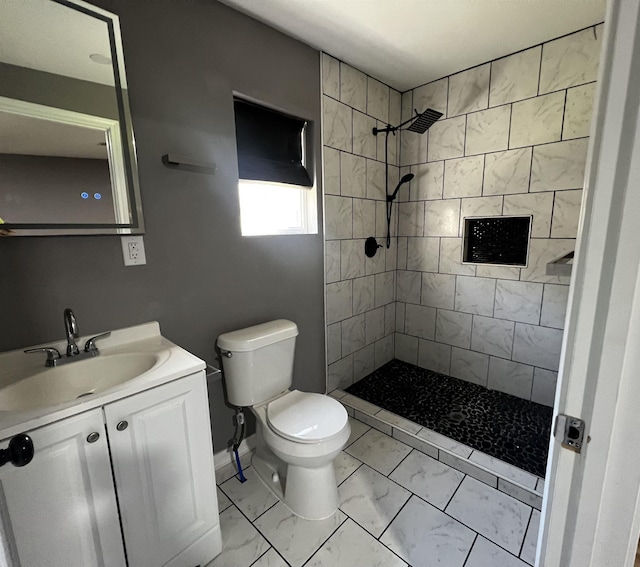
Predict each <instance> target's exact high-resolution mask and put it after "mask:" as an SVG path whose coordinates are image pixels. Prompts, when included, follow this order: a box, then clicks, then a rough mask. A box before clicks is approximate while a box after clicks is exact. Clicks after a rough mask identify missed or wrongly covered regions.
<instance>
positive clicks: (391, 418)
mask: <svg viewBox="0 0 640 567" xmlns="http://www.w3.org/2000/svg"><path fill="white" fill-rule="evenodd" d="M376 417H377V418H378V419H381V420H382V421H385V422H386V423H390V424H391V425H393V426H394V427H398V428H399V429H402V430H403V431H407V432H409V433H413V434H415V433H418V431H420V430H421V429H422V426H421V425H418V424H417V423H414V422H413V421H409V420H408V419H405V418H404V417H400V416H399V415H396V414H395V413H391V412H390V411H387V410H380V411H379V412H378V413H377V414H376Z"/></svg>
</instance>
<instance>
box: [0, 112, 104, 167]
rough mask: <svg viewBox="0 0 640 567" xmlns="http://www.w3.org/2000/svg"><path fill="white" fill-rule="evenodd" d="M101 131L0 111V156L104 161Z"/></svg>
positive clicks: (102, 133) (102, 134)
mask: <svg viewBox="0 0 640 567" xmlns="http://www.w3.org/2000/svg"><path fill="white" fill-rule="evenodd" d="M105 142H106V139H105V133H104V131H103V130H98V129H95V128H88V127H84V126H76V125H73V124H64V123H62V122H55V121H53V120H41V119H40V118H36V117H34V116H24V115H20V114H13V113H12V112H2V111H0V154H18V155H32V156H55V157H75V158H92V159H107V158H108V155H107V148H106V144H105Z"/></svg>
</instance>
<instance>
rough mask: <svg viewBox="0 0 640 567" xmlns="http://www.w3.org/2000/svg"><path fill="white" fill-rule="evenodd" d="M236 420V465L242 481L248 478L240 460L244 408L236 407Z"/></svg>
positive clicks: (234, 446) (234, 438) (234, 445)
mask: <svg viewBox="0 0 640 567" xmlns="http://www.w3.org/2000/svg"><path fill="white" fill-rule="evenodd" d="M233 420H234V422H235V426H236V431H235V433H234V435H233V453H234V454H235V456H236V465H237V467H238V479H239V480H240V482H246V481H247V479H246V477H245V476H244V472H243V471H242V463H241V462H240V455H238V449H239V448H240V443H242V439H243V437H244V424H245V421H244V413H243V412H242V408H236V414H235V416H234V417H233ZM238 429H240V435H238Z"/></svg>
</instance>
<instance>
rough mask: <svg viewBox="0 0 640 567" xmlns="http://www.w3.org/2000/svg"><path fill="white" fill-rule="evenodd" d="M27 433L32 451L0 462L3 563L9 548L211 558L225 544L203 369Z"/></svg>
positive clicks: (32, 558)
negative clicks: (29, 456)
mask: <svg viewBox="0 0 640 567" xmlns="http://www.w3.org/2000/svg"><path fill="white" fill-rule="evenodd" d="M27 433H28V434H29V435H30V436H31V438H32V440H33V444H34V448H35V453H34V457H33V460H32V461H31V462H30V463H29V464H27V465H26V466H24V467H21V468H16V467H14V466H12V465H11V464H7V465H5V466H3V467H2V468H0V530H1V533H0V537H1V538H2V543H3V545H2V546H0V565H3V558H2V553H3V551H2V549H3V548H4V555H5V556H6V557H5V558H4V563H6V564H7V565H9V566H12V567H13V566H14V565H15V566H18V565H20V566H22V567H76V566H77V567H93V566H105V567H124V566H125V565H128V566H129V567H147V566H148V567H165V566H166V567H196V566H198V565H200V566H202V567H204V565H206V564H207V563H208V562H209V561H211V559H213V557H215V556H216V555H217V554H218V553H219V552H220V550H221V539H220V528H219V520H218V505H217V498H216V488H215V477H214V467H213V449H212V443H211V428H210V422H209V410H208V403H207V391H206V383H205V377H204V372H203V371H201V372H198V373H196V374H192V375H190V376H187V377H184V378H179V379H177V380H174V381H172V382H167V383H165V384H162V385H160V386H157V387H154V388H151V389H148V390H144V391H142V392H140V393H136V394H133V395H131V396H128V397H124V398H121V399H119V400H117V401H113V402H111V403H108V404H105V405H104V406H103V407H102V408H100V407H98V408H96V409H93V410H91V411H88V412H85V413H81V414H78V415H75V416H72V417H68V418H65V419H63V420H61V421H58V422H55V423H52V424H50V425H46V426H44V427H41V428H38V429H34V430H32V431H28V432H27ZM95 433H97V434H98V435H97V438H96V435H91V437H90V434H95ZM107 441H108V442H107ZM7 442H8V440H7ZM7 442H3V443H1V444H0V448H5V447H6V445H7ZM114 480H115V487H114ZM123 539H124V544H123ZM125 550H126V560H125Z"/></svg>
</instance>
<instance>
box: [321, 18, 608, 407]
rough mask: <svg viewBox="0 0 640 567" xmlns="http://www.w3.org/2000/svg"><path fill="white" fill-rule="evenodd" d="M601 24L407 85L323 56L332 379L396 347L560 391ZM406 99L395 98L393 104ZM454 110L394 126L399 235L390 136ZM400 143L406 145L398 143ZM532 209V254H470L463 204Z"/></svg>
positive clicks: (535, 391) (466, 373)
mask: <svg viewBox="0 0 640 567" xmlns="http://www.w3.org/2000/svg"><path fill="white" fill-rule="evenodd" d="M601 38H602V25H599V26H595V27H590V28H587V29H585V30H582V31H579V32H576V33H573V34H570V35H568V36H564V37H562V38H558V39H556V40H553V41H549V42H546V43H544V44H542V45H538V46H534V47H532V48H530V49H526V50H523V51H520V52H518V53H515V54H513V55H510V56H507V57H503V58H501V59H498V60H495V61H491V62H488V63H485V64H483V65H479V66H477V67H474V68H472V69H469V70H466V71H463V72H460V73H457V74H455V75H451V76H449V77H444V78H442V79H440V80H437V81H434V82H431V83H428V84H426V85H423V86H420V87H417V88H415V89H412V90H410V91H407V92H405V93H403V94H402V95H399V93H397V92H396V91H394V90H393V89H391V88H389V87H386V86H385V85H382V84H381V83H379V82H378V81H376V80H375V79H373V78H371V77H367V76H366V75H364V74H363V73H361V72H360V71H358V70H356V69H353V68H352V67H349V66H348V65H345V64H344V63H341V62H339V61H337V60H336V59H333V58H332V57H330V56H328V55H323V100H324V124H323V135H324V175H325V192H326V195H325V216H326V233H325V234H326V240H327V242H326V254H327V259H326V262H327V264H326V266H327V267H326V269H327V274H326V276H327V339H328V355H329V359H328V363H329V369H328V390H329V391H331V390H333V389H334V388H337V387H341V388H345V387H347V386H349V385H350V384H352V383H353V382H354V381H357V380H359V379H360V378H362V377H364V376H365V375H367V374H369V373H370V372H371V371H373V370H374V369H376V368H378V367H380V366H381V365H382V364H384V363H386V362H387V361H388V360H389V359H391V358H393V357H395V358H398V359H400V360H403V361H406V362H410V363H413V364H417V365H418V366H421V367H423V368H426V369H429V370H434V371H437V372H440V373H443V374H449V375H451V376H454V377H456V378H460V379H463V380H467V381H469V382H473V383H476V384H480V385H482V386H486V387H489V388H491V389H496V390H500V391H503V392H506V393H509V394H512V395H515V396H518V397H521V398H524V399H530V400H533V401H535V402H538V403H542V404H545V405H552V404H553V398H554V391H555V384H556V377H557V370H558V364H559V355H560V347H561V342H562V333H563V330H562V329H563V325H564V316H565V311H566V303H567V293H568V284H569V278H565V277H556V276H547V275H546V271H545V268H546V264H547V262H549V261H552V260H554V259H556V258H557V257H559V256H561V255H563V254H565V253H567V252H571V251H572V250H574V248H575V237H576V232H577V224H578V218H579V211H580V204H581V196H582V185H583V180H584V169H585V161H586V152H587V144H588V135H589V129H590V122H591V114H592V108H593V95H594V90H595V81H596V78H597V70H598V59H599V54H600V45H601ZM398 105H400V110H399V108H398ZM428 107H430V108H433V109H435V110H439V111H440V112H442V113H443V114H444V116H443V117H442V118H441V119H440V120H439V121H438V122H436V124H434V125H433V126H432V127H431V129H430V130H429V131H428V132H427V133H426V134H424V135H418V134H414V133H411V132H402V134H401V136H399V138H400V139H399V140H398V139H397V138H393V137H390V139H391V141H392V143H391V144H390V152H389V154H390V163H391V164H392V165H391V166H390V177H391V180H390V182H389V188H390V191H392V190H393V188H394V187H395V185H396V183H397V180H398V178H399V176H401V175H404V174H405V173H409V172H411V173H413V174H414V175H415V178H414V179H413V181H412V182H411V183H410V184H408V185H406V186H403V188H402V189H401V191H400V193H399V201H400V202H399V203H398V206H397V208H396V211H397V213H398V216H397V217H396V218H395V219H394V221H393V226H392V235H393V236H394V238H393V239H392V241H391V248H389V249H388V250H387V249H384V248H381V249H380V250H379V252H378V254H377V255H376V257H374V258H373V259H370V258H367V257H366V256H365V255H364V239H365V238H366V237H368V236H376V237H377V238H378V241H379V242H380V243H383V242H384V236H385V234H386V219H385V218H384V214H385V201H384V198H385V196H384V145H383V142H384V137H383V136H378V137H377V138H376V137H374V136H373V135H372V133H371V129H372V128H373V126H375V125H378V126H382V125H385V124H386V123H387V122H388V123H390V124H392V125H397V124H398V123H400V122H401V121H403V120H406V119H408V118H409V116H410V115H411V113H412V112H413V111H414V109H415V110H417V111H418V112H422V111H424V110H425V109H426V108H428ZM398 142H399V143H398ZM500 215H532V216H533V223H532V233H531V240H530V244H529V258H528V264H527V266H526V267H523V268H513V267H496V266H490V265H472V264H463V263H462V262H461V244H462V228H463V225H464V222H463V219H464V218H465V217H478V216H480V217H484V216H487V217H490V216H500Z"/></svg>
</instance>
